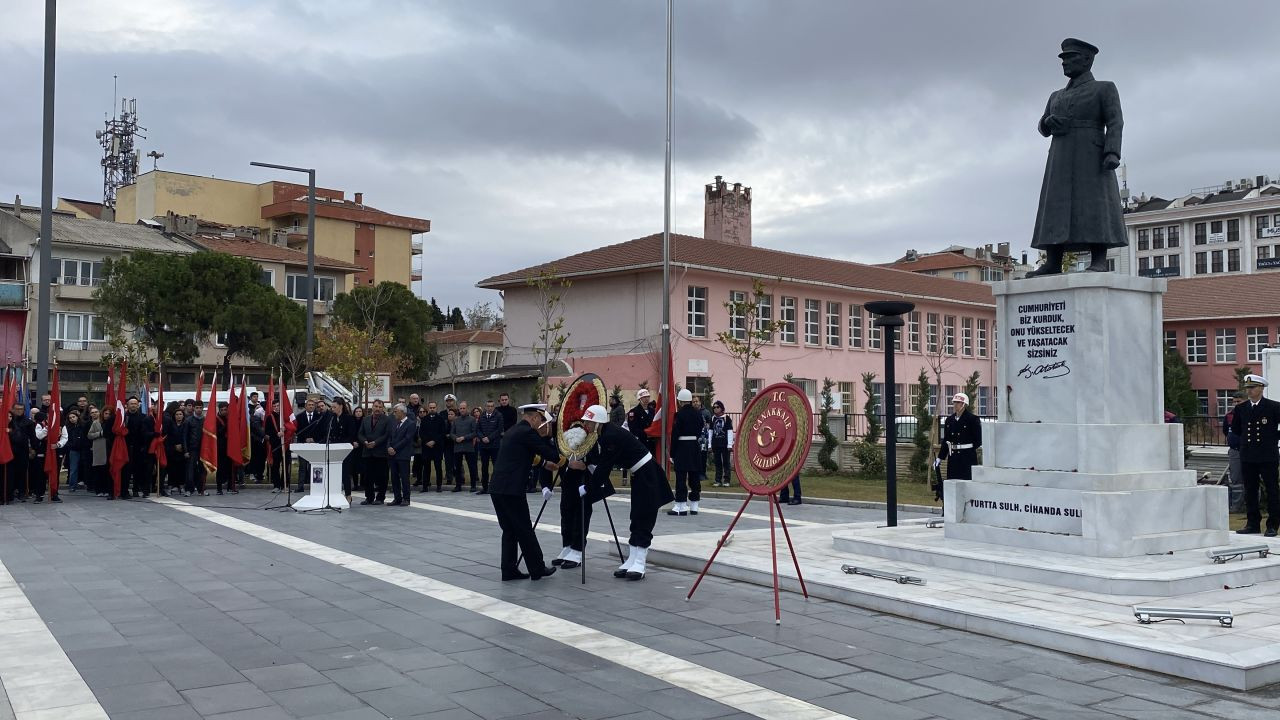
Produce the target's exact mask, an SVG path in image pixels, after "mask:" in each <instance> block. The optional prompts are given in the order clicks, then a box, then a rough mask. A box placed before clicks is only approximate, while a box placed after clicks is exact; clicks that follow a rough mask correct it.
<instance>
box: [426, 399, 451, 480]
mask: <svg viewBox="0 0 1280 720" xmlns="http://www.w3.org/2000/svg"><path fill="white" fill-rule="evenodd" d="M448 434H449V419H448V418H447V417H445V414H444V413H442V412H440V410H439V408H437V406H436V403H435V401H434V400H432V401H431V402H429V403H427V414H426V415H423V416H422V419H421V421H420V422H419V423H418V440H419V441H420V442H421V443H422V467H423V470H422V489H423V491H424V492H425V491H426V490H428V489H429V488H430V487H431V470H432V469H433V468H434V469H435V471H436V492H443V489H442V488H443V485H444V465H443V463H444V440H445V436H446V435H448ZM450 459H452V458H450Z"/></svg>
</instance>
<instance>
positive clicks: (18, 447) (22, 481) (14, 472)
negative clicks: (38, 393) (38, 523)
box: [3, 403, 32, 502]
mask: <svg viewBox="0 0 1280 720" xmlns="http://www.w3.org/2000/svg"><path fill="white" fill-rule="evenodd" d="M26 412H27V408H26V407H25V406H23V404H22V403H14V404H13V405H11V406H10V407H9V447H10V449H12V450H13V460H11V461H10V462H8V463H7V464H5V466H4V469H3V472H4V474H5V475H4V482H5V484H6V486H7V488H8V497H6V498H5V501H6V502H14V501H17V502H26V501H27V486H28V483H29V482H30V480H29V479H28V478H27V465H28V464H29V463H30V462H31V458H30V455H29V453H30V451H31V434H32V433H31V431H29V430H28V425H30V424H31V421H30V420H28V419H27V415H26Z"/></svg>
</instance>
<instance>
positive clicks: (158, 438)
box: [151, 375, 169, 470]
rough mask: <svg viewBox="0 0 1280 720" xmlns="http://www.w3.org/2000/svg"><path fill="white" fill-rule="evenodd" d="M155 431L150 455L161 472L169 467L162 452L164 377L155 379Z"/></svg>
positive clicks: (163, 437)
mask: <svg viewBox="0 0 1280 720" xmlns="http://www.w3.org/2000/svg"><path fill="white" fill-rule="evenodd" d="M153 409H154V410H155V422H156V424H155V431H156V434H155V436H154V437H152V438H151V454H152V455H155V456H156V467H158V468H159V469H161V470H163V469H165V468H166V467H168V466H169V458H168V456H167V455H166V453H165V451H164V441H165V435H164V376H163V375H161V376H160V377H158V378H157V379H156V404H155V406H154V407H153Z"/></svg>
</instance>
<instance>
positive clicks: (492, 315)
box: [462, 302, 502, 330]
mask: <svg viewBox="0 0 1280 720" xmlns="http://www.w3.org/2000/svg"><path fill="white" fill-rule="evenodd" d="M462 315H463V317H464V318H465V319H466V322H467V328H469V329H471V330H498V329H500V328H501V327H502V315H501V314H499V313H498V311H497V310H495V309H494V307H493V304H492V303H487V302H486V303H482V302H477V303H476V304H475V305H472V306H471V307H469V308H467V309H466V310H464V311H463V313H462Z"/></svg>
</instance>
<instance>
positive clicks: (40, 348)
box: [5, 0, 62, 405]
mask: <svg viewBox="0 0 1280 720" xmlns="http://www.w3.org/2000/svg"><path fill="white" fill-rule="evenodd" d="M57 19H58V3H57V2H56V0H45V4H44V148H43V152H42V156H41V168H40V263H39V265H40V277H38V278H37V279H36V287H37V288H39V291H40V299H39V304H38V305H37V308H36V369H37V370H38V373H37V374H36V396H37V397H41V396H43V395H44V394H45V393H46V392H48V389H49V342H50V337H49V313H50V310H49V296H50V295H51V294H52V293H53V79H54V73H53V69H54V40H55V38H56V32H55V31H56V26H57ZM14 210H19V208H14ZM5 401H6V402H8V403H12V402H13V398H5ZM53 402H56V403H59V405H61V403H62V400H61V398H53Z"/></svg>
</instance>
